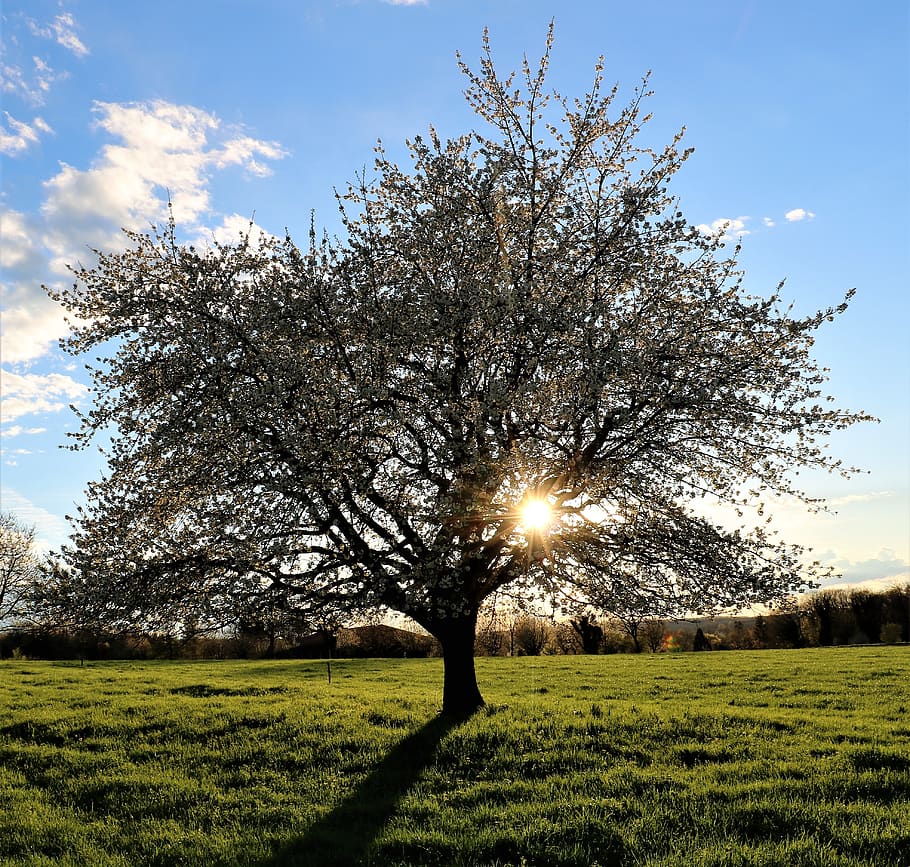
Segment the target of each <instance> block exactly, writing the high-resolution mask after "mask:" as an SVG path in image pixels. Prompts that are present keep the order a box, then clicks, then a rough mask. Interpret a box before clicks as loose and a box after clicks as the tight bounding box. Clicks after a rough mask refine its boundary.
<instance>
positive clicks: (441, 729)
mask: <svg viewBox="0 0 910 867" xmlns="http://www.w3.org/2000/svg"><path fill="white" fill-rule="evenodd" d="M466 719H467V717H458V716H447V715H439V716H437V717H435V718H433V719H432V720H430V721H429V722H428V723H426V724H425V725H424V726H423V727H421V728H420V729H418V730H417V731H416V732H414V733H413V734H411V735H408V737H406V738H404V740H402V741H401V742H400V743H398V744H397V745H396V746H395V747H394V748H393V749H392V750H391V751H390V752H389V753H388V755H386V756H385V758H384V759H383V760H382V761H381V762H380V763H379V764H378V765H377V766H376V767H375V768H374V769H373V770H372V771H371V772H370V774H369V775H368V776H367V778H366V779H365V780H364V781H363V782H362V783H360V785H358V786H357V788H356V789H355V790H354V791H353V792H352V793H351V794H350V795H348V797H346V798H345V799H344V800H343V801H342V802H341V803H340V804H338V806H336V807H335V808H334V809H333V810H331V811H330V812H329V813H328V814H326V815H325V816H323V817H322V818H321V819H319V820H317V821H316V822H315V823H314V824H313V825H312V826H311V827H310V828H308V829H307V831H306V833H304V834H303V835H302V836H301V837H298V838H296V839H294V840H290V841H288V842H286V843H284V844H283V845H282V846H281V847H280V848H279V849H278V850H277V851H276V852H275V853H274V855H272V857H270V858H268V859H266V860H265V861H261V862H260V863H259V865H258V867H291V865H294V867H354V865H358V864H361V863H363V861H364V859H365V857H366V856H367V854H368V852H369V850H370V847H371V846H372V844H373V841H374V840H375V839H376V838H377V837H378V836H379V834H380V833H381V832H382V830H383V828H384V827H385V826H386V825H387V824H388V822H389V820H390V819H391V818H392V815H393V814H394V812H395V808H396V806H397V804H398V802H399V801H400V800H401V798H402V797H404V795H405V794H406V793H407V791H408V790H409V789H410V788H411V786H413V785H414V783H415V782H416V781H417V779H418V777H419V776H420V775H421V773H422V772H423V771H424V770H425V769H426V768H427V767H429V765H430V764H431V763H432V761H433V756H434V754H435V752H436V748H437V747H438V746H439V744H440V742H441V741H442V739H443V738H444V737H445V736H446V735H447V734H448V733H449V732H450V731H452V730H453V729H455V728H457V727H458V726H460V725H461V724H462V723H463V722H465V721H466Z"/></svg>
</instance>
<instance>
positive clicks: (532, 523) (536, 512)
mask: <svg viewBox="0 0 910 867" xmlns="http://www.w3.org/2000/svg"><path fill="white" fill-rule="evenodd" d="M552 520H553V510H552V509H551V508H550V504H549V503H548V502H547V501H546V500H537V499H534V500H528V501H527V502H526V503H525V504H524V505H523V506H522V507H521V526H522V528H523V529H524V530H525V532H535V533H540V532H542V531H543V530H546V529H547V527H549V526H550V523H551V522H552Z"/></svg>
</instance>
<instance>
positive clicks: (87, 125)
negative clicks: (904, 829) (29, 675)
mask: <svg viewBox="0 0 910 867" xmlns="http://www.w3.org/2000/svg"><path fill="white" fill-rule="evenodd" d="M868 10H870V11H867V10H865V9H860V8H859V7H858V6H856V5H855V4H831V3H822V2H815V0H808V2H800V3H793V2H777V0H764V2H744V3H739V4H722V3H718V2H692V3H687V4H680V3H669V2H655V3H651V4H647V5H642V4H636V5H633V4H618V3H612V2H603V0H600V2H573V3H560V4H554V3H545V2H537V0H522V2H517V0H516V2H512V0H496V2H486V3H480V2H457V0H449V2H444V0H427V2H397V3H396V2H380V0H360V2H354V0H351V2H344V0H338V2H330V0H257V2H252V0H244V2H240V0H193V2H190V3H186V2H179V3H178V2H173V0H159V2H156V3H142V4H140V3H110V2H97V0H96V2H91V0H82V2H79V0H74V2H51V0H28V2H24V0H5V2H4V4H3V7H2V61H0V73H2V81H0V88H2V89H0V96H2V114H0V158H2V195H0V257H2V260H0V261H2V267H3V313H2V344H0V358H2V383H0V385H2V403H0V421H2V427H0V433H2V457H0V473H2V476H0V483H2V493H0V500H2V508H3V509H5V510H12V511H13V512H15V513H16V514H17V515H18V516H19V517H20V518H21V519H22V520H24V521H25V522H27V523H30V524H34V525H35V526H36V527H37V531H38V538H39V540H40V542H41V543H42V545H43V546H44V547H49V548H52V547H55V546H58V545H59V544H60V543H61V542H62V541H63V540H64V539H65V538H66V535H67V533H68V527H67V524H66V521H65V519H64V516H65V515H66V514H70V513H72V512H73V510H74V508H75V506H76V505H77V504H79V503H80V502H82V501H83V490H84V487H85V485H86V483H87V482H88V481H89V480H90V479H91V478H93V477H96V476H97V475H99V474H100V473H101V472H102V470H103V460H102V458H101V457H100V455H99V454H98V452H97V451H94V450H93V451H88V452H79V453H77V452H72V451H68V450H65V449H62V448H60V446H61V445H63V444H65V443H66V432H67V430H72V429H74V427H75V426H76V419H75V416H74V414H73V413H72V412H71V411H70V410H69V408H68V406H69V404H71V403H75V404H77V405H79V406H87V405H88V401H89V400H90V395H89V394H88V393H87V390H86V385H85V382H86V378H85V376H84V375H83V372H82V370H81V364H74V362H73V359H71V358H68V357H67V356H64V355H62V354H61V353H60V352H59V350H58V349H57V347H56V341H57V340H58V339H59V338H60V337H61V336H62V335H63V334H65V332H66V326H65V324H64V322H63V318H62V315H61V312H60V310H59V309H57V308H56V307H55V305H54V304H53V303H52V302H50V301H49V300H48V299H47V298H46V296H45V294H44V292H43V290H42V289H41V284H42V283H44V284H49V285H59V284H61V283H65V282H66V281H67V271H66V266H67V265H68V264H69V263H73V262H76V261H81V262H84V263H86V264H88V263H90V262H91V260H92V254H91V248H101V249H115V248H117V247H119V246H122V243H123V240H122V234H121V233H120V231H119V229H120V227H121V226H127V227H131V228H139V229H143V228H147V227H149V226H150V225H151V224H153V223H155V222H159V221H161V219H162V217H163V215H164V214H165V210H166V203H167V199H168V197H170V198H171V200H172V201H173V204H174V209H175V214H176V216H177V218H178V221H179V223H180V224H181V227H182V231H183V233H184V235H185V236H186V237H188V238H199V239H206V238H211V237H213V236H214V237H216V238H218V239H222V240H224V239H231V238H235V237H236V236H237V234H238V233H239V231H240V230H241V229H242V228H243V227H245V226H246V225H247V224H248V223H249V221H250V220H251V219H254V220H255V222H256V224H257V225H258V226H261V227H262V228H263V229H265V230H266V231H269V232H272V233H275V234H282V233H283V232H284V230H285V229H288V230H289V231H290V233H291V235H292V236H294V237H296V238H297V239H298V240H299V241H301V242H303V241H305V239H306V234H307V231H308V229H309V222H310V214H311V212H313V211H315V215H316V224H317V226H319V227H325V228H326V229H327V230H328V231H329V232H333V231H335V230H337V228H338V220H337V210H336V206H335V201H334V190H335V189H343V187H344V185H345V183H346V182H347V181H351V180H353V179H354V177H355V174H356V173H357V172H359V171H362V170H363V169H364V168H365V167H366V168H367V169H369V166H370V165H371V163H372V158H373V153H372V149H373V147H374V145H375V143H376V140H377V139H381V140H382V141H383V143H384V145H385V147H386V149H387V151H388V153H389V155H390V156H392V157H403V151H404V149H403V142H404V140H405V139H406V138H408V137H413V136H415V135H417V134H421V133H425V132H426V130H427V127H428V125H429V124H431V123H432V124H433V125H434V126H435V127H436V129H437V130H438V131H439V133H440V134H441V135H442V136H454V135H458V134H460V133H462V132H464V131H466V130H468V129H470V128H472V127H475V126H477V124H478V123H479V121H477V120H475V119H474V118H473V117H472V115H471V113H470V109H469V108H468V106H467V104H466V103H465V101H464V100H463V98H462V96H461V91H462V89H463V87H464V82H463V81H462V79H461V75H460V73H459V71H458V67H457V63H456V57H455V55H456V51H460V52H461V54H462V56H463V58H464V60H465V61H466V62H468V64H469V65H476V62H477V59H478V58H479V55H480V45H481V34H482V31H483V28H484V27H488V28H489V31H490V36H491V40H492V44H493V50H494V56H495V57H496V59H497V63H498V67H499V69H500V71H504V70H505V69H507V68H508V69H511V68H515V67H517V66H518V65H519V64H520V62H521V57H522V54H523V53H527V55H528V57H529V59H530V60H531V62H532V64H534V63H535V62H536V59H537V58H538V57H539V55H540V53H541V51H542V50H543V47H544V39H545V35H546V29H547V26H548V24H549V22H550V20H551V18H555V27H556V43H555V47H554V50H553V54H552V62H551V75H550V81H551V84H552V85H553V86H555V87H556V88H557V89H558V90H560V91H561V92H562V93H563V95H565V96H568V97H574V96H582V95H583V94H584V93H585V92H586V91H587V89H588V87H589V85H590V82H591V80H592V76H593V69H594V64H595V62H596V60H597V58H598V56H600V55H604V58H605V75H606V79H607V81H608V82H610V83H612V82H614V81H615V82H618V83H619V85H620V93H621V97H622V96H629V95H631V92H632V89H633V88H634V87H635V86H636V85H637V84H639V83H640V81H641V78H642V76H643V75H644V74H645V73H647V72H648V71H649V70H650V71H651V78H650V88H651V89H652V90H653V91H654V95H653V96H652V97H651V99H650V105H649V108H650V111H651V112H652V113H653V120H652V121H651V122H650V123H649V124H648V127H647V129H646V133H645V138H646V140H647V142H648V143H650V144H652V145H655V146H660V145H663V144H665V143H666V142H668V141H669V139H670V138H671V137H672V136H673V135H674V133H675V132H677V131H678V130H679V129H680V128H681V127H686V139H685V141H686V144H687V145H689V146H692V147H694V148H695V154H694V156H693V157H692V158H691V159H690V160H689V161H688V162H687V163H686V165H685V167H684V168H683V170H682V171H681V172H680V174H678V175H677V176H676V178H675V179H674V182H673V185H672V189H673V190H674V192H675V193H676V195H677V196H678V197H679V199H680V204H681V207H682V210H683V211H684V213H685V214H686V216H687V217H688V219H689V220H690V222H692V223H693V224H695V225H699V226H702V227H703V228H704V230H705V231H712V230H721V231H725V232H726V234H727V235H728V236H729V237H730V239H731V243H732V242H733V241H735V240H736V239H739V240H740V241H741V242H742V244H743V249H742V253H741V256H740V261H741V263H742V265H743V267H744V269H745V271H746V273H747V280H746V284H747V286H748V288H749V289H750V290H752V291H753V292H755V293H758V294H764V295H767V294H769V293H770V292H772V291H773V290H774V288H775V287H776V286H777V284H778V283H779V282H780V281H781V280H786V283H785V287H784V290H783V295H784V297H785V298H787V299H788V300H791V301H792V302H793V303H794V305H795V308H796V310H797V311H798V312H801V313H805V312H808V311H810V310H814V309H816V308H819V307H826V306H829V305H835V304H837V303H838V302H839V301H840V300H841V299H842V298H843V295H844V294H845V293H846V291H847V290H849V289H850V288H852V287H856V288H857V295H856V298H855V300H854V301H853V302H852V304H851V306H850V308H849V310H848V311H847V312H846V314H844V316H842V317H841V318H840V319H839V320H838V321H836V322H835V323H833V324H832V325H830V326H829V327H828V328H826V329H825V330H823V332H822V333H821V335H820V337H819V339H818V341H817V344H816V356H817V358H818V359H819V360H820V362H821V363H822V364H823V365H824V366H825V367H828V368H830V371H831V372H830V391H831V393H832V394H834V395H835V396H836V397H837V399H838V402H839V403H840V404H841V405H843V406H846V407H848V408H850V409H854V410H865V411H867V412H869V413H871V414H873V415H875V416H877V417H879V418H880V419H881V421H880V423H879V424H875V425H872V424H869V425H863V426H860V427H857V428H854V429H852V430H850V431H848V432H844V433H841V434H838V435H837V436H835V437H834V438H832V440H831V451H832V453H833V454H835V455H837V456H838V457H841V458H843V460H844V462H845V464H847V465H856V466H859V467H862V468H864V470H866V472H865V473H864V474H862V475H857V476H855V477H854V478H852V479H851V480H849V481H846V480H843V479H841V478H839V477H836V476H827V475H822V476H816V475H804V476H803V477H801V481H802V484H803V486H804V487H805V489H806V490H807V491H808V492H809V493H810V494H811V495H812V496H817V497H825V498H827V499H828V500H829V501H830V505H831V507H832V509H833V511H834V513H833V514H824V515H815V516H812V515H807V514H806V513H805V511H804V510H803V509H802V508H801V507H798V506H797V505H796V504H794V503H790V502H778V503H775V504H774V514H775V517H776V519H777V523H778V526H779V528H780V530H781V532H782V534H783V535H784V537H785V538H787V539H788V540H790V541H793V542H798V543H801V544H806V545H810V546H812V547H813V548H814V549H815V556H816V557H818V558H819V559H821V560H822V561H823V562H825V563H830V564H832V565H834V566H836V567H837V568H839V569H841V570H842V572H843V576H844V579H843V580H845V581H847V582H850V583H859V582H865V581H875V582H881V581H889V580H893V579H895V578H903V579H905V580H906V579H907V578H908V569H910V566H908V561H910V348H908V343H910V341H908V330H910V328H908V325H910V289H908V277H910V267H908V266H910V221H908V215H907V210H908V203H910V195H908V194H910V169H908V160H910V158H908V154H910V134H908V129H910V60H908V56H910V51H908V46H910V24H908V6H907V4H906V2H903V0H883V2H881V3H876V4H874V6H871V7H868ZM620 102H622V98H620Z"/></svg>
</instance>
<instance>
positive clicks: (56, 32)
mask: <svg viewBox="0 0 910 867" xmlns="http://www.w3.org/2000/svg"><path fill="white" fill-rule="evenodd" d="M26 23H27V25H28V29H29V30H30V31H31V32H32V34H33V35H34V36H40V37H42V38H43V39H53V40H54V41H55V42H56V43H57V44H58V45H62V46H63V47H64V48H66V49H67V50H69V51H72V53H73V54H75V55H76V56H77V57H85V55H87V54H88V53H89V50H88V48H86V47H85V43H84V42H83V41H82V40H81V39H80V38H79V37H78V36H77V35H76V29H77V27H78V25H77V24H76V19H75V18H74V17H73V15H72V13H71V12H61V13H60V14H59V15H58V16H57V17H56V18H54V20H53V21H52V22H51V23H50V24H49V25H42V24H39V23H38V22H37V21H35V20H34V19H31V18H30V19H28V20H27V22H26Z"/></svg>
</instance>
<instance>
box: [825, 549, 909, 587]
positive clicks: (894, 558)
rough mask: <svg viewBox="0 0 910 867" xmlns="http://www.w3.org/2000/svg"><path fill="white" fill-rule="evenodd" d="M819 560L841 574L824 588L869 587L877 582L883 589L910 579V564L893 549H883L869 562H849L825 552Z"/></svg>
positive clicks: (826, 583) (832, 553) (844, 558)
mask: <svg viewBox="0 0 910 867" xmlns="http://www.w3.org/2000/svg"><path fill="white" fill-rule="evenodd" d="M818 560H819V562H820V563H821V564H822V565H823V566H830V567H832V568H834V569H835V570H836V571H837V572H839V573H840V577H836V578H834V579H832V580H831V581H827V582H824V583H823V585H822V586H823V587H844V586H853V585H856V584H862V585H863V586H865V587H868V586H869V583H870V582H875V583H876V586H879V587H883V586H886V585H888V584H894V583H900V582H902V581H905V580H908V578H910V563H908V562H907V560H905V559H903V558H902V557H899V556H898V555H897V553H896V552H895V551H893V550H892V549H891V548H882V549H881V551H879V552H878V554H877V556H875V557H870V558H869V559H867V560H859V561H853V560H848V559H847V558H846V557H839V556H838V555H837V554H835V553H834V552H833V551H827V552H825V553H824V554H822V555H821V556H820V557H819V558H818Z"/></svg>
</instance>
